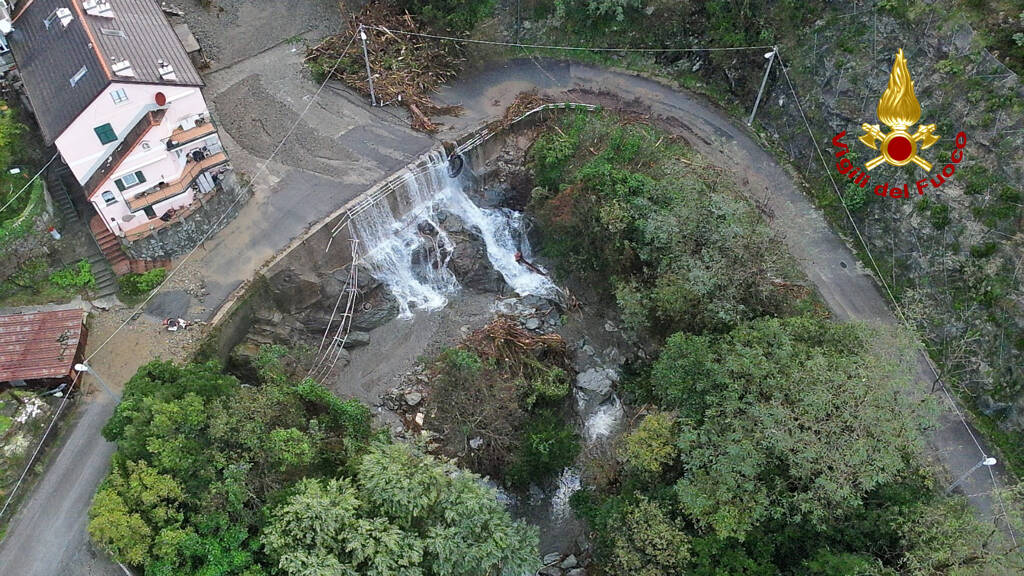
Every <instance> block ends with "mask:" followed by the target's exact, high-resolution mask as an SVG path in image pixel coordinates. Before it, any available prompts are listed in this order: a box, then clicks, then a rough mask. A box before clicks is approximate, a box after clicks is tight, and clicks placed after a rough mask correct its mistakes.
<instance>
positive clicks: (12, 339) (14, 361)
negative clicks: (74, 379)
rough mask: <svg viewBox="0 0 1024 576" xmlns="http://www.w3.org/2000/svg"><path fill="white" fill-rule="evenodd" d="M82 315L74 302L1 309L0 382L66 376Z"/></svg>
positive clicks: (73, 358) (80, 334)
mask: <svg viewBox="0 0 1024 576" xmlns="http://www.w3.org/2000/svg"><path fill="white" fill-rule="evenodd" d="M84 319H85V311H84V310H82V309H81V308H80V307H77V306H75V307H57V309H49V310H32V309H25V310H24V311H19V310H18V309H7V310H2V311H0V382H7V381H11V380H35V379H40V378H61V377H63V376H67V375H68V373H69V372H70V371H71V368H72V367H73V365H74V362H75V352H76V351H77V350H78V344H79V342H80V341H81V338H82V322H83V321H84Z"/></svg>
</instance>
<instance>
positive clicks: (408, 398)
mask: <svg viewBox="0 0 1024 576" xmlns="http://www.w3.org/2000/svg"><path fill="white" fill-rule="evenodd" d="M422 401H423V394H420V393H419V392H407V393H406V394H405V403H406V404H408V405H409V406H415V405H417V404H419V403H420V402H422Z"/></svg>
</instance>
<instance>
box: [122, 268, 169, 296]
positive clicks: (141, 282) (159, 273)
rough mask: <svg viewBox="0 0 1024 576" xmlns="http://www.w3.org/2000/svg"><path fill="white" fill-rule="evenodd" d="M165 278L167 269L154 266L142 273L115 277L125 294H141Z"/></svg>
mask: <svg viewBox="0 0 1024 576" xmlns="http://www.w3.org/2000/svg"><path fill="white" fill-rule="evenodd" d="M165 278H167V270H164V269H163V268H154V269H152V270H150V271H149V272H146V273H144V274H125V275H124V276H121V277H120V278H118V279H117V283H118V285H119V286H120V287H121V292H122V293H123V294H125V295H126V296H141V295H143V294H146V293H148V292H149V291H150V290H152V289H154V288H156V287H157V286H159V285H160V284H161V283H162V282H163V281H164V279H165Z"/></svg>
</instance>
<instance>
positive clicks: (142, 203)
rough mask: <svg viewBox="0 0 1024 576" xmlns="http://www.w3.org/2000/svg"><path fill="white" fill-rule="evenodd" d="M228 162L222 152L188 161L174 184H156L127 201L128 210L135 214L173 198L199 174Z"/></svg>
mask: <svg viewBox="0 0 1024 576" xmlns="http://www.w3.org/2000/svg"><path fill="white" fill-rule="evenodd" d="M227 161H228V155H227V154H225V153H224V152H217V153H216V154H211V155H210V156H207V157H206V158H203V159H202V160H199V161H194V160H190V161H188V162H187V163H186V164H185V170H184V171H183V172H182V173H181V176H180V177H179V178H178V179H177V180H175V181H174V182H166V183H164V184H158V185H156V186H155V187H153V188H151V189H149V190H147V191H145V192H143V193H142V194H140V195H138V196H136V197H134V198H132V199H130V200H128V209H129V210H131V211H132V212H137V211H139V210H142V209H143V208H147V207H149V206H152V205H154V204H157V203H160V202H163V201H164V200H167V199H168V198H173V197H175V196H177V195H178V194H182V193H184V192H185V191H187V190H188V188H189V186H191V185H192V183H193V182H195V181H196V178H198V177H199V175H200V174H202V173H203V172H206V171H207V170H209V169H210V168H213V167H215V166H220V165H221V164H225V163H227Z"/></svg>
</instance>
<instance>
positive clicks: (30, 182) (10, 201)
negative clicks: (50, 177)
mask: <svg viewBox="0 0 1024 576" xmlns="http://www.w3.org/2000/svg"><path fill="white" fill-rule="evenodd" d="M57 156H60V152H57V153H55V154H54V155H53V157H52V158H50V161H49V162H47V163H46V164H45V165H43V167H42V168H40V169H39V172H36V175H35V176H33V177H32V178H31V179H30V180H29V181H28V182H27V183H26V184H25V185H24V186H22V187H21V190H18V193H17V194H15V195H14V196H11V198H10V199H9V200H7V203H6V204H4V206H3V208H0V212H3V211H4V210H7V207H8V206H10V205H11V204H13V203H14V201H15V200H17V199H18V197H19V196H21V195H22V193H24V192H25V190H28V187H29V186H31V185H32V183H33V182H35V181H36V179H37V178H39V176H40V175H42V173H43V172H44V171H46V169H47V168H49V167H50V164H53V161H54V160H56V159H57Z"/></svg>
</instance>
